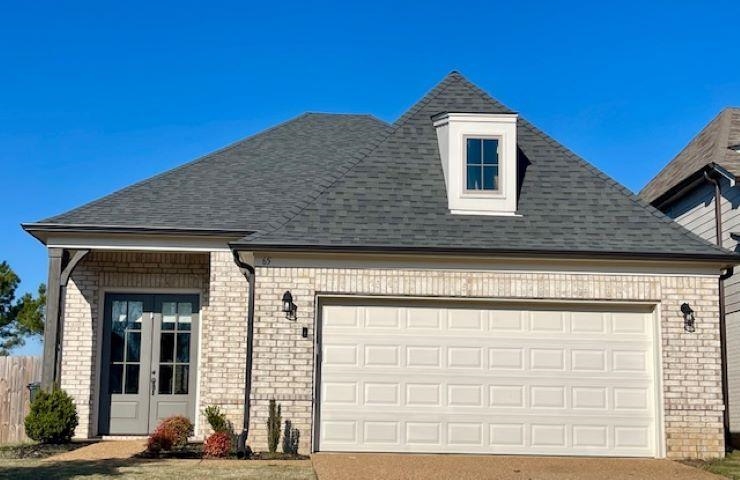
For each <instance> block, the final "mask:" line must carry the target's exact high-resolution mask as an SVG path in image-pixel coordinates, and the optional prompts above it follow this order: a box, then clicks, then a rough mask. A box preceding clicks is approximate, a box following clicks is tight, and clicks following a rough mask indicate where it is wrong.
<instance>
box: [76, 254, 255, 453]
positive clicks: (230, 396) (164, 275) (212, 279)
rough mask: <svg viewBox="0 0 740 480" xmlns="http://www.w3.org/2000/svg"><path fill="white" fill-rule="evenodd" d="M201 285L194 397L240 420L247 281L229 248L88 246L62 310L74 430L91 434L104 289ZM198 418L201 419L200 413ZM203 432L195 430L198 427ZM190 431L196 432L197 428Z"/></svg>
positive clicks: (176, 288) (198, 287)
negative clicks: (106, 248) (145, 249)
mask: <svg viewBox="0 0 740 480" xmlns="http://www.w3.org/2000/svg"><path fill="white" fill-rule="evenodd" d="M110 289H113V290H115V291H119V292H120V291H127V292H132V293H136V292H148V291H159V292H167V291H182V290H191V291H198V292H200V302H201V346H200V347H201V348H200V354H201V357H200V358H201V362H200V364H199V366H198V371H199V379H200V404H199V405H197V406H196V408H197V409H198V411H202V409H203V407H204V406H205V405H209V404H215V405H219V406H221V407H222V408H223V409H224V410H225V411H226V412H227V414H228V417H229V419H230V420H231V421H232V422H233V423H234V425H235V427H237V428H240V427H241V422H242V418H243V416H242V411H243V405H244V404H243V400H244V373H245V371H244V360H245V357H246V338H245V335H246V310H247V307H246V292H247V287H246V281H245V279H244V277H243V276H242V275H241V274H240V273H239V269H238V268H237V267H236V265H234V262H233V260H232V259H231V254H230V253H229V252H213V253H211V254H208V253H203V254H191V253H149V252H140V253H121V252H92V253H90V254H89V255H88V256H87V257H86V258H84V259H83V261H82V262H81V263H80V264H79V265H78V266H77V268H76V269H75V271H74V272H73V274H72V278H71V279H70V282H69V285H68V288H67V296H66V305H65V312H64V340H63V346H62V348H63V350H62V378H61V385H62V388H63V389H65V390H66V391H67V392H68V393H69V394H70V395H72V397H73V398H74V400H75V402H76V404H77V411H78V414H79V416H80V424H79V426H78V427H77V430H76V432H75V433H76V435H77V436H78V437H82V438H87V437H90V436H92V435H95V434H96V433H97V430H98V429H97V425H94V422H96V418H95V415H94V414H93V412H94V411H97V405H96V402H97V393H98V392H97V390H98V384H99V379H98V375H97V372H98V365H97V361H98V339H99V338H100V337H99V328H100V327H101V325H102V324H101V321H102V315H101V314H102V312H100V308H101V305H102V301H103V292H105V291H106V290H110ZM200 425H201V426H203V425H205V419H203V418H202V416H201V421H200ZM201 431H202V430H201ZM196 433H197V432H196Z"/></svg>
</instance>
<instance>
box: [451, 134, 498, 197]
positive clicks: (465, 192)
mask: <svg viewBox="0 0 740 480" xmlns="http://www.w3.org/2000/svg"><path fill="white" fill-rule="evenodd" d="M468 140H497V141H498V152H496V155H497V156H498V159H497V160H498V163H497V164H496V166H497V167H498V176H497V178H496V188H495V189H494V190H483V189H480V190H470V189H468V148H467V144H468ZM460 143H461V147H462V154H461V156H462V159H463V174H462V196H463V197H466V198H496V197H503V196H504V184H503V180H504V172H503V167H504V165H502V162H501V156H502V155H501V152H502V150H503V144H504V138H503V136H501V135H466V134H463V138H462V142H460ZM481 148H482V144H481Z"/></svg>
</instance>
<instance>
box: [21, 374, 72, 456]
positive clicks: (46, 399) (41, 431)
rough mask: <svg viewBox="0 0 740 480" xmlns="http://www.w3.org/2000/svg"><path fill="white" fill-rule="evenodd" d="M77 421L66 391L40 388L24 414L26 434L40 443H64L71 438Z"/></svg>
mask: <svg viewBox="0 0 740 480" xmlns="http://www.w3.org/2000/svg"><path fill="white" fill-rule="evenodd" d="M77 422H78V418H77V409H76V408H75V404H74V402H73V401H72V398H71V397H70V396H69V395H67V392H65V391H64V390H61V389H58V388H54V389H53V390H52V391H51V392H46V391H44V390H41V391H39V392H38V393H37V395H36V398H35V399H34V400H33V402H32V403H31V411H30V412H29V414H28V416H26V421H25V426H26V434H27V435H28V436H29V437H30V438H31V439H33V440H36V441H37V442H41V443H66V442H69V441H70V440H71V439H72V435H74V433H75V428H76V427H77Z"/></svg>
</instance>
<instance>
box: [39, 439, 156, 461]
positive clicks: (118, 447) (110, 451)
mask: <svg viewBox="0 0 740 480" xmlns="http://www.w3.org/2000/svg"><path fill="white" fill-rule="evenodd" d="M145 448H146V442H145V441H143V440H104V441H102V442H96V443H92V444H90V445H87V446H85V447H82V448H78V449H77V450H73V451H71V452H65V453H60V454H59V455H54V456H51V457H48V458H46V459H45V461H49V462H68V461H73V460H87V461H96V460H111V459H123V458H131V457H133V456H134V455H136V454H137V453H139V452H141V451H142V450H144V449H145Z"/></svg>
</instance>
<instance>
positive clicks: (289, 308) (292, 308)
mask: <svg viewBox="0 0 740 480" xmlns="http://www.w3.org/2000/svg"><path fill="white" fill-rule="evenodd" d="M296 310H298V307H296V305H295V303H293V295H292V294H291V293H290V290H287V291H286V292H285V293H284V294H283V312H285V318H287V319H288V320H295V319H297V318H298V317H297V316H296Z"/></svg>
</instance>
